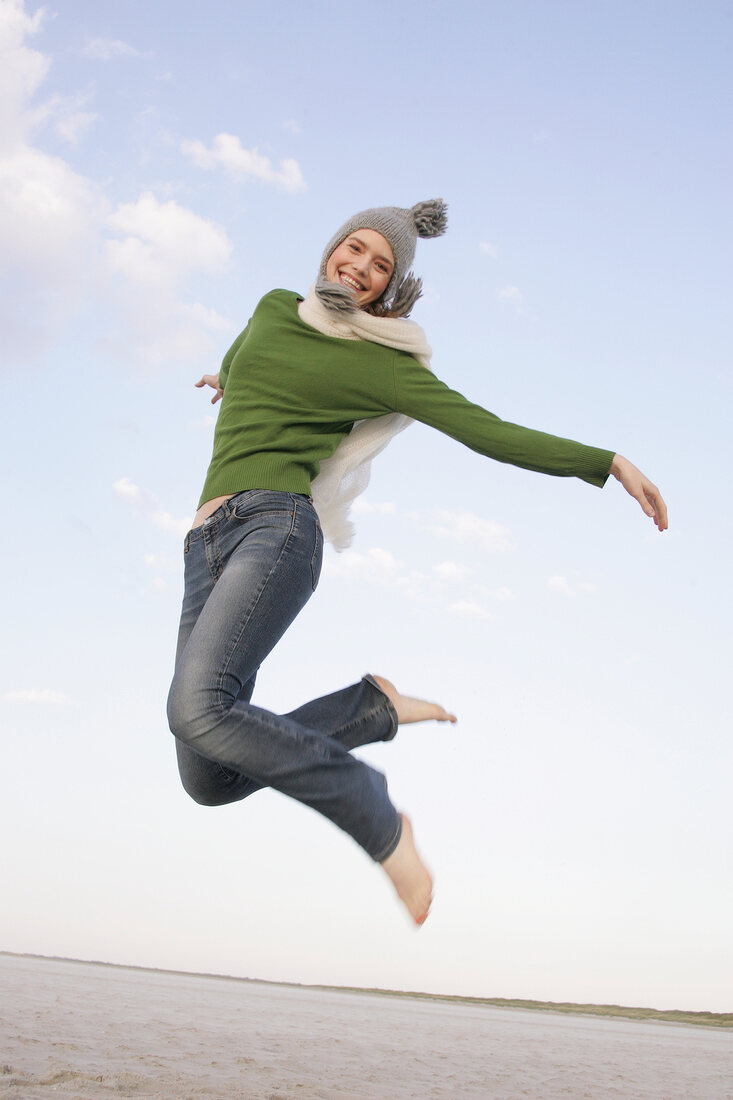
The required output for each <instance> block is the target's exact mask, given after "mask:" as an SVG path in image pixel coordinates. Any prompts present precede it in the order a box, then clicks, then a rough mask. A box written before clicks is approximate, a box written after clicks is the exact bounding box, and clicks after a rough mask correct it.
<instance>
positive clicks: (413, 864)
mask: <svg viewBox="0 0 733 1100" xmlns="http://www.w3.org/2000/svg"><path fill="white" fill-rule="evenodd" d="M400 817H401V818H402V836H401V837H400V840H399V844H398V845H397V847H396V848H395V850H394V852H392V855H391V856H387V858H386V859H385V860H384V861H383V862H382V864H381V866H382V867H383V868H384V870H385V871H386V872H387V874H388V875H389V877H390V878H391V879H392V884H393V886H394V888H395V890H396V891H397V895H398V897H399V899H400V901H401V902H402V903H403V905H404V906H405V907H406V909H407V911H408V913H409V914H410V916H411V917H412V919H413V920H414V922H415V924H422V923H423V922H424V921H425V919H426V917H427V915H428V913H429V912H430V903H431V901H432V900H433V880H432V878H431V877H430V874H429V872H428V870H427V868H426V867H425V865H424V863H423V861H422V860H421V859H420V856H419V855H418V854H417V851H416V849H415V841H414V839H413V836H412V826H411V825H410V821H409V818H407V817H405V815H404V814H400Z"/></svg>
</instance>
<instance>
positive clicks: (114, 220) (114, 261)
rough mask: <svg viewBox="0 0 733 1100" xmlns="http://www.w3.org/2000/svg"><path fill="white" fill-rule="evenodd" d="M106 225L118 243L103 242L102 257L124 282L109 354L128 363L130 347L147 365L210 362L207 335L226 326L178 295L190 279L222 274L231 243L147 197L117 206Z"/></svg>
mask: <svg viewBox="0 0 733 1100" xmlns="http://www.w3.org/2000/svg"><path fill="white" fill-rule="evenodd" d="M107 221H108V225H109V226H110V228H111V229H112V230H113V231H115V232H116V233H118V234H119V238H118V239H114V240H108V241H107V242H106V245H105V258H106V261H107V264H108V267H109V269H110V271H111V272H112V273H114V274H116V275H117V276H118V277H119V278H120V279H122V280H123V292H122V293H120V294H119V295H118V296H117V301H116V306H117V309H118V311H119V313H120V315H121V320H122V325H121V328H120V332H119V335H118V336H117V337H116V338H115V337H111V338H108V340H107V341H106V344H105V347H106V349H107V350H108V351H111V352H112V353H113V354H115V355H116V356H117V357H125V355H126V352H128V350H129V345H130V344H132V345H133V347H134V353H135V357H136V358H137V359H139V360H142V361H143V362H145V363H149V364H152V365H158V364H161V363H166V362H171V361H174V362H177V363H180V362H182V361H190V360H198V359H201V358H204V357H206V356H207V355H210V353H211V334H212V333H220V332H225V331H229V330H231V328H232V325H231V323H230V322H229V321H228V320H227V319H226V318H225V317H222V315H221V314H220V313H218V312H217V311H216V310H214V309H211V308H209V307H207V306H204V305H202V304H201V303H200V302H194V303H190V304H189V303H184V302H182V301H180V300H179V297H178V294H179V291H180V290H181V284H183V283H185V281H186V279H188V278H189V277H190V276H191V275H193V274H195V273H197V272H201V271H204V272H212V273H216V272H219V271H223V270H225V269H226V266H227V263H228V261H229V257H230V254H231V243H230V241H229V238H228V237H227V235H226V233H225V232H224V230H223V229H221V228H220V227H219V226H217V225H215V224H214V223H213V222H210V221H208V220H207V219H206V218H202V217H200V216H199V215H198V214H195V213H194V212H193V211H192V210H189V209H187V208H186V207H184V206H181V205H180V204H179V203H177V202H175V201H173V200H168V201H161V200H159V199H158V198H157V197H156V196H155V195H153V194H152V192H150V191H147V192H145V193H143V194H142V195H141V196H140V197H139V198H138V199H137V200H136V201H135V202H129V203H121V204H120V205H119V206H118V207H117V209H116V210H115V211H114V212H113V213H112V214H111V215H110V216H109V218H108V219H107Z"/></svg>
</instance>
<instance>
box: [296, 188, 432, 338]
mask: <svg viewBox="0 0 733 1100" xmlns="http://www.w3.org/2000/svg"><path fill="white" fill-rule="evenodd" d="M447 210H448V208H447V206H446V204H445V203H444V202H443V200H442V199H428V200H427V201H426V202H418V203H415V205H414V206H413V207H411V208H410V209H406V208H403V207H400V206H375V207H374V208H373V209H371V210H362V212H361V213H360V214H355V215H354V216H353V218H349V220H348V221H347V222H345V223H344V224H343V225H342V226H341V228H340V229H339V231H338V233H336V234H335V236H333V237H332V238H331V240H330V241H329V242H328V244H327V245H326V251H325V252H324V253H323V259H322V260H321V266H320V269H319V272H318V281H317V283H316V294H317V295H318V297H319V299H320V301H321V302H322V303H323V305H324V306H326V308H327V309H330V310H332V311H333V312H334V313H349V312H350V311H351V310H353V309H355V308H356V307H355V306H354V299H353V297H352V295H351V294H350V292H349V291H348V290H347V289H346V287H344V286H341V284H340V283H329V281H328V280H327V278H326V263H327V262H328V258H329V256H330V255H331V253H332V252H333V250H334V249H335V248H338V246H339V245H340V244H341V242H342V241H343V240H345V239H346V238H347V237H348V236H349V234H350V233H354V232H355V231H356V230H357V229H374V230H376V232H377V233H381V234H382V236H383V237H384V238H385V239H386V240H387V241H388V242H389V245H390V248H391V249H392V252H393V254H394V261H395V265H394V271H393V272H392V278H391V279H390V281H389V285H388V287H387V289H386V290H385V292H384V294H383V295H382V297H381V299H380V304H381V305H382V306H384V307H385V308H386V309H388V310H389V312H390V314H391V315H392V316H396V317H406V316H407V315H408V313H409V312H410V310H411V309H412V307H413V306H414V305H415V302H416V301H417V300H418V298H419V297H420V294H421V293H422V279H416V278H415V276H414V275H413V274H412V273H411V272H410V271H409V268H410V265H411V264H412V261H413V260H414V258H415V244H416V242H417V238H418V237H439V236H441V234H442V233H445V229H446V225H447V224H448V217H447Z"/></svg>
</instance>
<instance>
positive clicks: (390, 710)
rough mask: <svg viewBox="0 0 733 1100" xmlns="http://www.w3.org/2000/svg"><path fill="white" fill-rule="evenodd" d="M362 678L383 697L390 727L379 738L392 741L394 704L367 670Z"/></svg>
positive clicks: (393, 733) (397, 720)
mask: <svg viewBox="0 0 733 1100" xmlns="http://www.w3.org/2000/svg"><path fill="white" fill-rule="evenodd" d="M362 680H366V682H367V683H368V684H371V685H372V687H373V688H376V690H377V691H378V692H379V694H380V695H381V696H382V698H383V699H384V703H385V706H386V708H387V713H388V715H389V720H390V729H389V732H388V733H386V734H385V736H384V737H382V738H381V740H382V741H392V740H393V739H394V738H395V737H396V736H397V726H398V725H399V719H398V718H397V711H396V710H395V708H394V704H393V703H392V700H391V699H390V698H389V696H388V695H385V693H384V692H383V691H382V689H381V688H380V686H379V684H378V683H377V681H376V680H375V679H374V677H373V676H372V675H371V673H369V672H367V673H365V674H364V676H362ZM398 839H399V838H398Z"/></svg>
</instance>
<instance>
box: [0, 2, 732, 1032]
mask: <svg viewBox="0 0 733 1100" xmlns="http://www.w3.org/2000/svg"><path fill="white" fill-rule="evenodd" d="M732 28H733V8H732V7H731V5H730V4H729V3H716V2H710V0H702V2H700V3H695V4H691V3H679V2H671V3H665V4H661V3H657V2H649V0H641V2H639V0H634V2H625V0H619V2H617V3H614V4H604V3H600V2H594V0H591V2H583V3H580V2H577V0H568V2H563V3H560V2H556V0H549V2H543V3H540V2H531V0H527V2H525V0H520V2H518V3H510V2H508V0H501V2H499V0H488V2H487V3H484V4H481V5H479V6H477V5H475V4H474V3H473V2H467V0H455V2H453V3H451V4H447V3H442V2H433V3H430V2H422V3H414V2H412V0H408V2H405V3H397V4H394V5H393V4H391V3H390V4H386V3H381V2H377V3H373V4H371V5H370V6H368V8H364V7H358V6H353V5H344V4H340V3H338V4H337V3H331V2H325V3H322V4H316V5H303V4H300V3H293V2H291V0H281V2H280V3H278V4H276V5H271V6H270V7H269V8H268V7H267V6H263V5H259V4H258V5H253V4H249V3H243V4H242V3H240V4H236V5H235V4H232V3H227V2H225V0H210V3H209V4H207V6H206V9H205V11H202V10H200V9H199V8H198V7H197V6H195V5H193V4H191V5H182V4H180V3H173V2H172V0H159V2H158V3H156V4H149V3H146V4H143V3H141V2H140V0H127V2H126V3H125V4H104V5H99V4H98V3H92V2H91V0H68V2H66V3H63V4H59V5H52V4H49V5H47V6H45V7H43V8H41V7H38V6H36V5H35V4H34V3H30V2H25V0H0V330H1V331H0V347H1V348H2V351H1V352H0V359H1V361H2V370H3V376H4V377H3V390H4V408H5V413H4V416H3V432H2V448H3V460H2V469H3V478H4V483H5V530H6V536H5V538H4V539H3V542H2V562H3V575H4V576H5V577H6V581H7V584H6V591H5V597H4V614H3V623H4V627H3V633H4V635H5V636H4V639H3V652H4V660H3V663H2V672H1V674H0V723H1V725H2V731H3V732H2V745H3V762H4V766H3V768H2V775H1V777H0V826H1V827H2V835H3V837H4V843H3V846H2V853H1V854H0V874H1V875H2V882H3V884H4V894H5V897H4V900H3V904H2V905H1V906H0V949H3V950H8V951H16V952H32V953H39V954H48V955H62V956H70V957H76V958H83V959H96V960H102V961H107V962H117V963H129V964H137V965H143V966H154V967H163V968H174V969H181V970H191V971H207V972H215V973H225V974H232V975H238V976H246V977H252V978H263V979H269V980H282V981H292V982H310V983H324V984H336V985H356V986H369V987H380V988H389V989H408V990H424V991H429V992H435V993H453V994H464V995H472V996H484V997H521V998H536V999H543V1000H555V1001H585V1002H612V1003H623V1004H629V1005H650V1006H653V1007H657V1008H687V1009H691V1010H694V1009H697V1010H710V1011H731V1010H732V1009H733V1004H732V1002H731V990H733V948H732V946H731V937H730V928H731V920H732V914H733V885H732V884H733V874H732V873H731V872H732V871H733V859H732V857H731V850H732V849H731V816H732V815H731V797H730V789H731V763H732V762H733V750H732V748H731V736H730V735H731V719H730V713H729V706H728V704H727V703H726V701H725V700H726V698H727V695H728V690H727V688H726V686H725V685H726V683H727V682H728V677H729V670H730V658H731V652H730V648H731V647H730V622H731V596H730V592H731V586H730V579H729V561H730V543H731V536H732V534H733V532H732V531H731V517H730V511H729V509H728V507H727V500H728V497H729V489H728V474H727V469H726V468H725V467H724V466H723V455H724V450H725V446H726V445H727V444H726V441H727V440H728V439H729V437H730V425H731V396H732V395H731V371H730V367H731V333H730V323H729V313H730V292H731V286H730V271H731V264H730V253H731V223H730V193H731V171H730V169H731V148H732V145H731V136H732V135H731V76H730V51H731V46H732V45H733V43H732V42H731V38H732V37H733V36H732V33H731V32H732ZM435 196H442V197H443V198H444V199H445V200H446V201H447V202H448V204H449V218H450V223H449V230H448V233H447V234H446V235H445V236H444V237H442V238H440V239H439V240H433V241H425V242H419V245H418V251H417V256H416V261H415V269H416V271H417V273H418V274H420V275H421V276H422V277H423V279H424V283H425V293H424V297H423V299H422V300H421V302H420V303H419V304H418V306H417V308H416V309H415V312H414V315H413V316H414V319H415V320H416V321H418V323H420V324H421V325H422V326H423V327H424V328H425V331H426V334H427V337H428V341H429V342H430V344H431V346H432V348H433V367H434V369H435V372H436V373H437V374H438V375H439V377H441V378H443V379H444V380H445V381H446V382H448V383H449V384H450V385H452V386H454V387H455V388H456V389H458V390H459V391H461V392H462V393H465V394H466V395H468V396H469V397H470V398H471V399H472V400H474V401H477V402H479V403H480V404H483V405H484V406H485V407H487V408H489V409H490V410H491V411H492V412H494V413H496V414H498V415H499V416H501V417H503V418H505V419H508V420H512V421H514V422H518V423H521V424H526V425H528V426H531V427H535V428H540V429H542V430H545V431H549V432H553V433H555V434H558V435H564V436H569V437H570V438H574V439H579V440H581V441H582V442H584V443H588V444H592V445H595V446H599V447H604V448H608V449H611V450H614V451H617V452H619V453H621V454H624V455H626V457H628V458H629V459H631V461H632V462H634V463H636V464H637V465H638V466H640V467H641V468H642V469H643V470H644V471H645V472H646V473H647V474H648V476H649V477H651V479H652V480H653V481H654V482H656V484H657V485H658V486H659V487H660V489H661V491H662V493H663V494H664V496H665V498H666V499H667V502H668V504H669V508H670V529H669V531H667V532H666V533H664V534H659V533H658V532H657V531H656V529H655V528H654V526H653V525H652V523H651V521H650V520H648V519H647V518H646V517H645V516H644V515H643V514H642V512H641V510H640V509H639V507H638V505H637V504H636V503H635V502H634V501H632V500H631V498H629V497H628V496H626V494H625V493H624V492H623V490H622V489H621V487H620V486H619V485H618V484H617V483H616V482H615V481H613V479H611V481H610V482H609V483H608V484H607V485H606V486H605V488H603V489H602V490H599V489H596V488H592V487H590V486H588V485H585V484H584V483H582V482H580V481H578V480H575V479H560V478H550V477H546V476H543V475H540V474H533V473H528V472H526V471H521V470H517V469H514V468H511V467H508V466H504V465H501V464H497V463H493V462H491V461H489V460H487V459H485V458H482V457H480V456H479V455H476V454H474V453H473V452H471V451H469V450H468V449H466V448H464V447H462V446H461V445H459V444H457V443H455V442H454V441H452V440H450V439H447V438H445V437H442V436H441V435H440V434H439V433H437V432H435V431H433V430H431V429H428V428H427V427H424V426H422V425H419V424H416V425H414V426H413V427H411V428H410V429H409V430H408V431H406V432H404V433H403V434H402V435H401V436H399V437H398V438H397V439H395V440H394V441H393V443H392V444H391V445H390V447H389V449H388V450H387V451H386V452H385V453H384V454H383V455H381V456H380V458H379V459H378V460H377V461H376V462H375V464H374V468H373V473H372V480H371V483H370V486H369V488H368V490H367V491H366V493H365V494H364V496H363V497H362V498H360V500H359V501H358V502H357V507H356V508H355V514H354V518H355V520H356V526H357V535H356V538H355V540H354V543H353V546H352V548H351V549H349V550H348V551H346V552H345V553H343V554H336V553H334V552H333V551H332V550H329V551H328V552H327V555H326V559H325V563H324V569H323V575H322V579H321V583H320V587H319V590H318V592H317V593H316V595H315V596H314V598H313V600H312V601H311V602H310V604H309V605H308V606H307V607H306V608H305V610H304V611H303V613H302V614H301V616H300V617H299V619H298V620H297V621H296V622H295V623H294V625H293V626H292V628H291V630H290V631H289V632H288V634H287V635H286V637H285V638H284V639H283V640H282V642H281V644H280V645H279V646H278V647H277V649H276V650H275V652H273V654H272V655H271V656H270V658H269V659H268V661H267V662H266V663H265V664H264V665H263V667H262V670H261V673H260V676H259V679H258V685H257V689H256V694H255V699H254V701H255V702H256V703H258V704H259V705H261V706H265V707H269V708H271V709H273V710H275V711H278V712H284V711H287V710H289V709H290V708H292V707H293V706H295V705H297V704H298V703H301V702H304V701H305V700H307V699H309V698H313V697H316V696H318V695H320V694H323V693H325V692H327V691H331V690H335V689H336V688H338V687H340V686H342V685H344V684H346V683H350V682H353V681H354V680H356V679H358V678H359V677H360V676H361V675H362V674H363V673H365V672H367V671H371V672H373V673H378V674H382V675H386V676H388V677H389V678H391V679H392V680H394V681H395V682H396V683H397V684H398V685H399V686H400V687H401V688H402V689H403V690H405V691H407V692H409V693H412V694H418V695H424V696H427V697H429V698H435V699H438V700H439V701H440V702H442V703H444V704H445V705H446V706H448V707H450V708H451V709H453V710H455V712H456V713H457V714H458V718H459V722H458V724H457V725H456V726H452V727H446V726H440V725H437V724H435V723H433V724H429V725H424V726H409V727H403V728H402V729H401V731H400V733H399V734H398V737H397V738H396V739H395V741H393V742H391V743H388V744H382V745H378V746H371V747H369V748H368V749H364V750H363V751H362V753H361V755H362V756H363V758H364V759H366V760H368V761H369V762H370V763H372V764H373V765H374V766H376V767H377V768H379V769H380V770H382V771H384V772H385V773H386V775H387V777H388V780H389V786H390V792H391V794H392V797H393V800H394V801H395V803H396V804H397V805H398V806H399V807H400V808H401V809H404V810H406V811H407V812H408V813H409V814H410V816H411V818H412V820H413V824H414V828H415V835H416V839H417V843H418V847H419V848H420V850H421V852H422V854H423V856H424V859H425V861H426V863H427V864H428V865H429V866H430V868H431V870H432V872H433V874H434V876H435V901H434V905H433V910H432V913H431V915H430V918H429V920H428V921H427V922H426V924H425V925H424V926H423V928H421V929H420V930H419V931H415V929H414V928H413V927H412V926H411V924H410V922H409V919H408V918H407V916H406V915H405V914H404V913H403V912H402V910H401V907H400V906H399V904H398V902H397V901H396V899H395V897H394V895H393V892H392V888H391V886H390V884H389V882H388V881H387V879H386V876H385V875H384V874H383V873H382V872H381V870H380V869H379V868H378V867H376V866H375V865H374V864H372V862H371V861H370V860H369V859H368V857H366V856H365V855H364V853H363V852H361V851H360V849H358V848H357V847H356V846H355V845H354V843H353V842H352V841H351V840H350V839H349V838H348V837H346V836H345V835H343V834H341V833H340V832H338V830H336V829H335V828H334V827H333V826H332V825H331V824H330V823H328V822H327V821H325V820H324V819H321V818H319V817H318V816H317V815H316V814H315V813H313V812H312V811H310V810H308V809H305V808H303V807H301V806H299V805H298V804H296V803H294V802H291V801H288V800H287V799H285V798H284V797H282V796H280V795H278V794H276V793H274V792H271V791H264V792H260V793H258V794H257V795H255V796H254V797H253V798H252V799H250V800H247V801H246V802H244V803H240V804H237V805H234V806H230V807H224V808H219V809H215V810H214V809H204V808H202V807H200V806H197V805H195V804H194V803H193V802H192V801H190V800H188V799H187V797H186V796H185V794H184V792H183V790H182V789H181V787H180V785H179V782H178V777H177V773H176V767H175V756H174V747H173V740H172V737H171V735H170V733H169V732H168V729H167V724H166V719H165V699H166V695H167V690H168V684H169V681H170V677H171V674H172V662H173V653H174V645H175V637H176V632H177V623H178V613H179V608H180V600H181V594H182V561H181V558H182V542H183V536H184V534H185V532H186V530H187V529H188V527H189V526H190V522H191V517H192V516H193V513H194V511H195V507H196V503H197V500H198V495H199V493H200V491H201V487H202V484H203V480H204V475H205V472H206V467H207V463H208V460H209V457H210V453H211V445H212V438H213V425H214V423H215V418H216V414H217V408H216V407H212V406H211V404H210V403H209V402H208V400H207V397H206V395H205V394H203V393H202V392H201V391H200V390H198V389H196V388H195V387H194V385H193V383H194V382H195V381H196V379H198V378H199V377H200V376H201V374H203V373H204V372H215V371H216V369H218V364H219V362H220V360H221V358H222V356H223V354H224V352H225V351H226V350H227V348H228V347H229V345H230V344H231V343H232V341H233V339H234V337H235V336H236V335H237V334H238V332H239V331H240V330H241V329H242V328H243V327H244V325H245V323H246V321H247V319H248V318H249V316H250V315H251V312H252V310H253V308H254V306H255V305H256V303H257V301H258V299H259V298H260V297H261V296H262V294H264V293H266V292H267V291H269V290H271V289H272V288H273V287H286V288H289V289H292V290H298V291H300V292H303V291H305V290H307V288H308V286H309V285H310V284H311V282H312V281H313V280H314V277H315V274H316V271H317V267H318V263H319V260H320V256H321V252H322V250H323V248H324V247H325V244H326V242H327V241H328V240H329V239H330V238H331V236H332V235H333V233H334V232H335V230H336V229H337V228H338V226H339V225H341V223H342V222H343V221H344V220H345V219H346V218H347V217H349V216H350V215H351V214H352V213H354V212H355V211H357V210H361V209H364V208H365V207H368V206H373V205H383V204H389V205H401V206H410V205H412V204H413V203H415V202H418V201H420V200H422V199H427V198H432V197H435Z"/></svg>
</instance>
